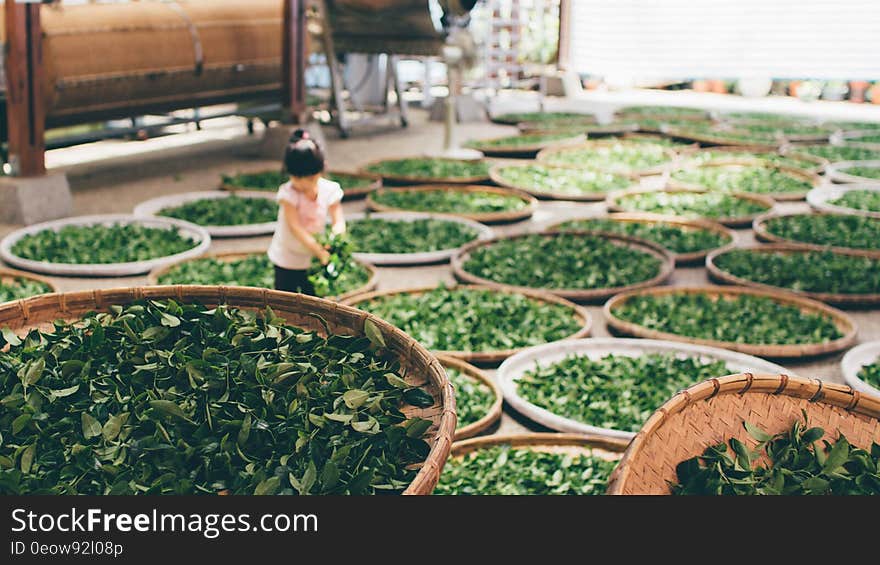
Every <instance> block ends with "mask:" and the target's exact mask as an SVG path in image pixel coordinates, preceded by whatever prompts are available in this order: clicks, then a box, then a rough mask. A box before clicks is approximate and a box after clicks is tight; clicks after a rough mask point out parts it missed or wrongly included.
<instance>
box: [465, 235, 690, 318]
mask: <svg viewBox="0 0 880 565" xmlns="http://www.w3.org/2000/svg"><path fill="white" fill-rule="evenodd" d="M535 235H541V236H543V237H556V236H559V235H575V236H587V235H593V236H598V237H602V238H604V239H607V240H609V241H611V242H613V243H615V244H616V245H620V246H621V247H629V248H632V249H635V250H637V251H641V252H643V253H647V254H648V255H651V256H653V257H655V258H656V259H659V260H660V272H659V273H657V275H656V276H654V277H652V278H650V279H648V280H645V281H641V282H637V283H633V284H629V285H626V286H615V287H606V288H591V289H555V288H531V287H521V286H514V285H509V284H504V283H499V282H496V281H493V280H490V279H485V278H482V277H479V276H477V275H474V274H472V273H469V272H468V271H466V270H465V263H467V260H468V258H469V256H470V254H471V253H472V252H473V250H474V249H477V248H478V247H486V246H489V245H493V244H495V243H497V242H498V241H502V240H511V239H522V238H525V237H534V236H535ZM523 268H528V266H527V265H523ZM674 270H675V260H674V259H673V258H672V254H670V253H669V251H667V250H666V249H664V248H663V247H661V246H659V245H657V244H655V243H651V242H650V241H646V240H644V239H639V238H635V237H629V236H626V235H619V234H613V233H609V232H602V231H566V232H559V231H546V232H541V233H540V234H533V233H521V234H517V235H512V236H508V237H503V238H495V239H490V240H487V241H475V242H472V243H469V244H467V245H465V246H464V247H462V248H461V251H459V252H458V253H457V254H456V255H455V257H453V258H452V272H453V274H454V275H455V278H456V279H458V280H460V281H462V282H465V283H469V284H478V285H483V286H488V287H493V288H503V289H509V290H512V291H529V290H537V291H540V292H542V293H546V294H553V295H555V296H558V297H560V298H565V299H567V300H572V301H575V302H587V301H596V300H602V299H605V298H608V297H610V296H613V295H615V294H618V293H620V292H625V291H627V290H635V289H638V288H647V287H651V286H657V285H658V284H661V283H663V281H665V280H666V279H668V278H669V277H670V276H672V272H673V271H674Z"/></svg>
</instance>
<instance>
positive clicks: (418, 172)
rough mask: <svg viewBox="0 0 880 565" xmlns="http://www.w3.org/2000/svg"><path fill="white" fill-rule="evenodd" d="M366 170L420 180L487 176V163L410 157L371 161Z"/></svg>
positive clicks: (383, 174)
mask: <svg viewBox="0 0 880 565" xmlns="http://www.w3.org/2000/svg"><path fill="white" fill-rule="evenodd" d="M366 171H367V172H370V173H374V174H377V175H382V176H396V177H413V178H418V179H421V180H425V181H429V180H438V181H440V180H443V179H464V178H472V177H486V178H488V177H489V163H487V162H485V161H470V160H465V159H438V158H431V157H411V158H407V159H390V160H387V161H380V162H378V163H373V164H371V165H368V166H367V167H366Z"/></svg>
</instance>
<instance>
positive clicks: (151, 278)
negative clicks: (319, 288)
mask: <svg viewBox="0 0 880 565" xmlns="http://www.w3.org/2000/svg"><path fill="white" fill-rule="evenodd" d="M265 254H266V249H265V248H256V247H255V248H249V249H240V250H238V251H220V252H214V253H206V254H205V255H201V256H199V257H192V258H189V259H184V260H182V261H177V262H175V263H171V264H169V265H164V266H162V267H158V268H156V269H153V270H152V271H150V273H149V274H148V275H147V282H148V284H149V286H204V285H177V284H170V285H163V284H160V283H159V278H160V277H161V276H162V275H165V274H167V273H168V272H169V271H171V269H173V268H175V267H177V266H179V265H182V264H184V263H192V262H193V261H198V260H200V259H217V260H220V261H234V260H235V259H239V258H241V259H244V258H245V257H248V256H250V255H265ZM355 261H357V262H358V263H360V264H361V265H362V266H363V267H364V268H366V270H367V272H368V273H369V275H370V276H369V278H368V279H367V282H366V283H364V284H363V285H361V286H360V287H358V288H355V289H352V290H350V291H348V292H346V293H344V294H340V295H339V296H331V297H326V298H324V299H325V300H333V301H337V302H338V301H341V300H344V299H346V298H351V297H352V296H357V295H358V294H363V293H365V292H370V291H371V290H373V289H375V288H376V286H377V285H378V284H379V271H378V269H376V267H375V265H373V264H372V263H368V262H366V261H361V260H360V259H355ZM221 286H222V285H221ZM227 286H228V285H227ZM242 288H261V287H257V286H249V287H242ZM268 290H274V289H268Z"/></svg>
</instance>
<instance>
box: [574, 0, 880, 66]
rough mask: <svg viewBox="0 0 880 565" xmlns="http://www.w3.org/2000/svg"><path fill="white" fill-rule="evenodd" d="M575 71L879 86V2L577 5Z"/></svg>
mask: <svg viewBox="0 0 880 565" xmlns="http://www.w3.org/2000/svg"><path fill="white" fill-rule="evenodd" d="M570 2H571V7H570V12H569V14H570V16H569V21H568V26H569V33H570V35H569V37H570V51H569V66H570V67H571V68H572V70H574V71H577V72H582V73H590V74H595V75H615V76H621V75H623V76H632V77H638V78H661V77H675V78H741V77H745V78H750V77H768V78H818V79H868V80H872V79H880V1H878V0H570Z"/></svg>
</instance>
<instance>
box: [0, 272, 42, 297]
mask: <svg viewBox="0 0 880 565" xmlns="http://www.w3.org/2000/svg"><path fill="white" fill-rule="evenodd" d="M47 292H52V289H51V288H50V287H49V285H47V284H46V283H44V282H42V281H37V280H34V279H26V278H24V277H11V278H0V304H2V303H4V302H9V301H11V300H18V299H19V298H27V297H29V296H36V295H38V294H46V293H47Z"/></svg>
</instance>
